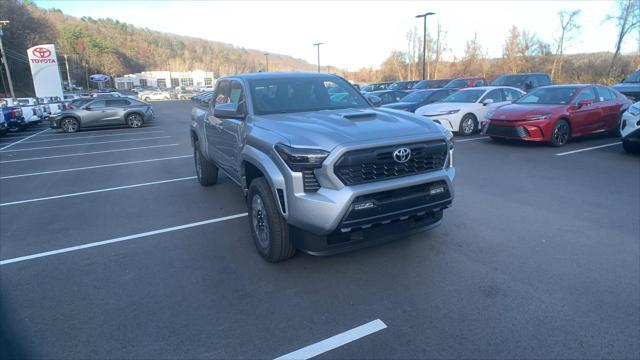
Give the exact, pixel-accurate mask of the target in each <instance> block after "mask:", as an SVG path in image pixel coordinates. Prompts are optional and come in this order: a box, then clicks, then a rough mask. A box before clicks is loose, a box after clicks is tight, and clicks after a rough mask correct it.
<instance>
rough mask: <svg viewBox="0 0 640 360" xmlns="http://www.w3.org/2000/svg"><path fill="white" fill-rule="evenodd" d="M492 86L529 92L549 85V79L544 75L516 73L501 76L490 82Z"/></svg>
mask: <svg viewBox="0 0 640 360" xmlns="http://www.w3.org/2000/svg"><path fill="white" fill-rule="evenodd" d="M491 85H492V86H511V87H517V88H518V89H520V90H524V91H526V92H529V91H531V90H533V89H535V88H538V87H540V86H549V85H551V78H550V77H549V75H547V74H545V73H517V74H506V75H501V76H499V77H498V78H497V79H495V80H493V82H491Z"/></svg>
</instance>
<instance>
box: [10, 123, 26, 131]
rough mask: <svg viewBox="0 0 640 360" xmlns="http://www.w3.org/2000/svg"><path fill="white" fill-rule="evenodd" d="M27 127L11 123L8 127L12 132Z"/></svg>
mask: <svg viewBox="0 0 640 360" xmlns="http://www.w3.org/2000/svg"><path fill="white" fill-rule="evenodd" d="M25 128H26V126H25V125H15V124H12V125H9V127H7V131H8V132H10V133H15V132H18V131H22V130H24V129H25Z"/></svg>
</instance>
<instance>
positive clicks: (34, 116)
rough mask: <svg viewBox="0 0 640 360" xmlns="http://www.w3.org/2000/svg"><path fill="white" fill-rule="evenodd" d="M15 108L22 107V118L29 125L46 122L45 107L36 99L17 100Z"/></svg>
mask: <svg viewBox="0 0 640 360" xmlns="http://www.w3.org/2000/svg"><path fill="white" fill-rule="evenodd" d="M15 106H20V109H22V116H23V117H24V120H25V122H26V123H27V124H28V125H32V124H39V123H41V122H42V120H44V118H45V113H44V106H43V105H40V104H39V103H38V99H36V98H17V99H16V101H15Z"/></svg>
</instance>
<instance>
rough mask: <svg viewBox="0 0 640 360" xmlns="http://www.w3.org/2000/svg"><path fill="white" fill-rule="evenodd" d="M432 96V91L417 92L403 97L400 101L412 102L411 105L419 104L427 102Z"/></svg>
mask: <svg viewBox="0 0 640 360" xmlns="http://www.w3.org/2000/svg"><path fill="white" fill-rule="evenodd" d="M431 94H433V91H430V90H426V91H416V92H413V93H411V94H409V95H407V96H405V97H403V98H402V99H400V101H402V102H410V103H419V102H423V101H425V100H426V99H427V98H428V97H429V96H431Z"/></svg>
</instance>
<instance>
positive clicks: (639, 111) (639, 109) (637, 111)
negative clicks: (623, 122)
mask: <svg viewBox="0 0 640 360" xmlns="http://www.w3.org/2000/svg"><path fill="white" fill-rule="evenodd" d="M628 111H629V114H630V115H633V116H638V115H640V106H636V105H633V106H632V107H630V108H629V110H628Z"/></svg>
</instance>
